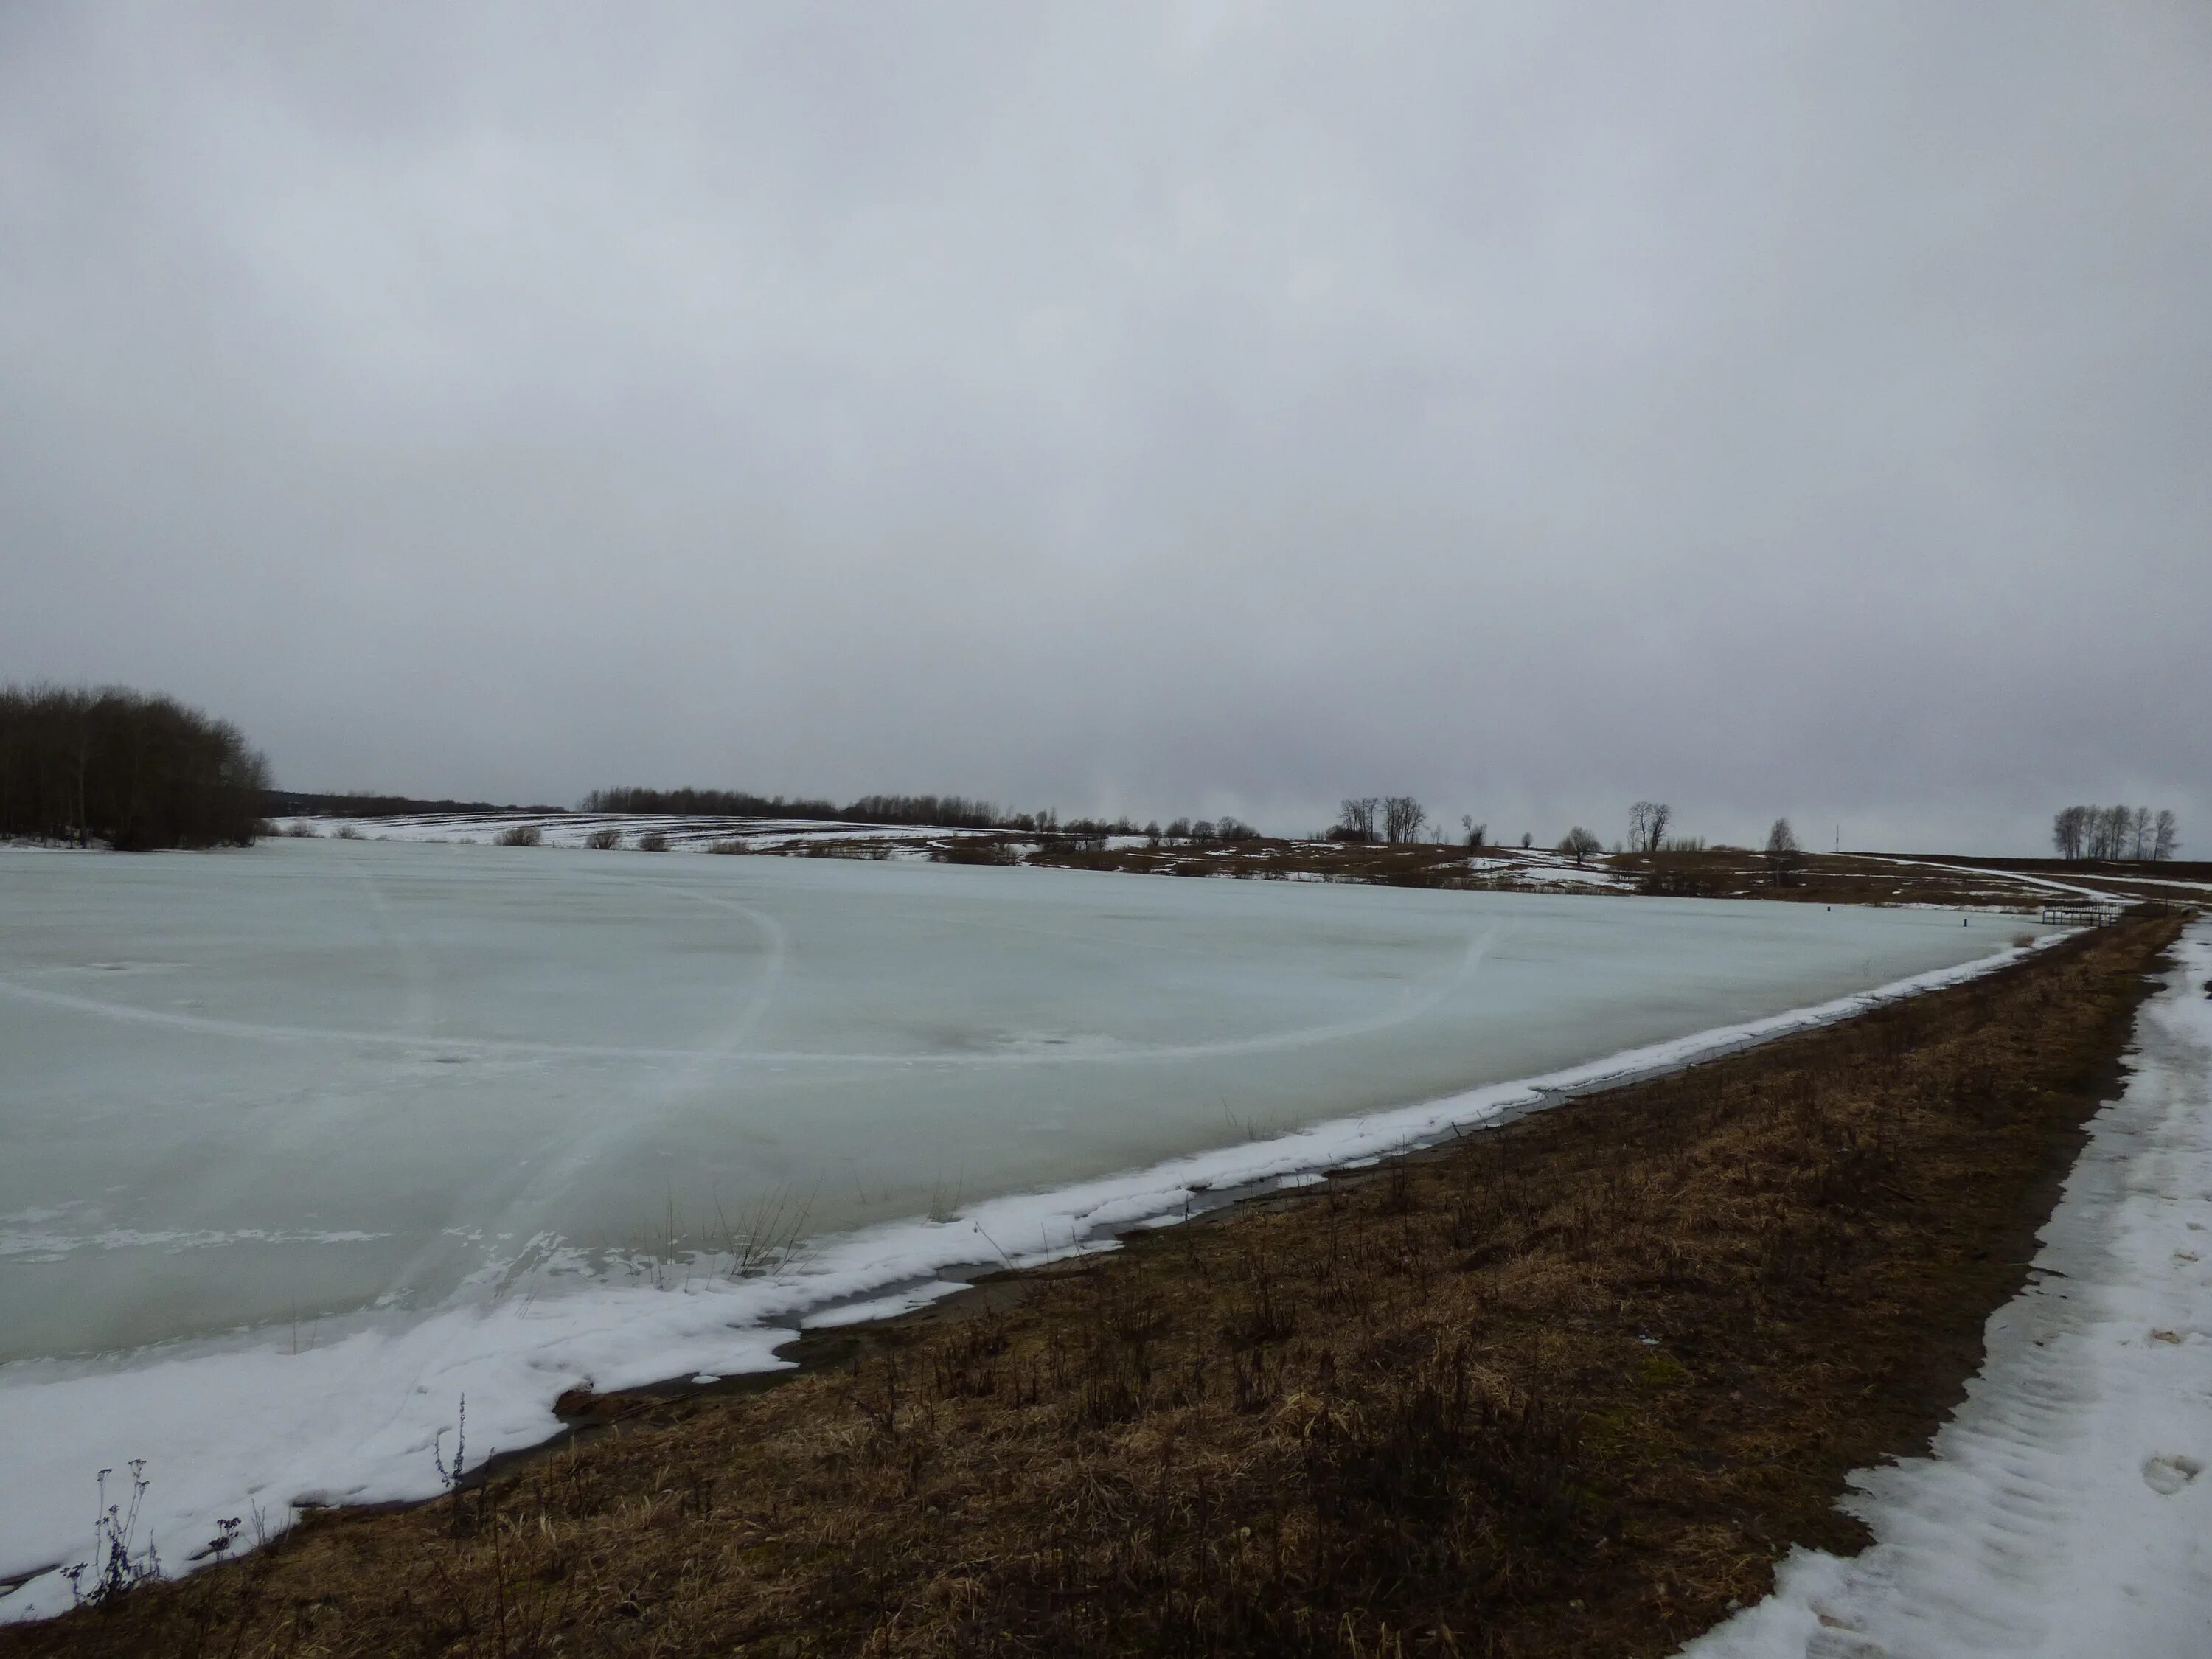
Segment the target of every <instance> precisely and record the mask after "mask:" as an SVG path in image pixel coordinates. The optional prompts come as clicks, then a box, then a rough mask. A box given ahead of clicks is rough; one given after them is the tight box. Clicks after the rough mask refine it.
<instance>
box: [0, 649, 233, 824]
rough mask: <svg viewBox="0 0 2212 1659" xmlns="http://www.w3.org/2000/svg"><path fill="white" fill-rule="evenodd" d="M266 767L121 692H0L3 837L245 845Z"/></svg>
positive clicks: (213, 732)
mask: <svg viewBox="0 0 2212 1659" xmlns="http://www.w3.org/2000/svg"><path fill="white" fill-rule="evenodd" d="M268 785H269V768H268V764H267V763H266V762H264V760H263V759H262V757H260V755H259V754H258V753H256V752H255V751H254V750H252V748H250V747H248V746H247V744H246V739H245V738H243V737H241V736H240V735H239V732H238V728H237V727H235V726H232V725H231V724H230V723H229V722H228V721H227V720H210V718H209V717H208V716H207V715H205V714H201V713H199V712H198V711H197V709H191V708H185V707H184V706H183V705H182V704H181V703H179V702H175V701H173V699H171V698H168V697H163V696H148V695H146V694H145V693H143V692H139V691H132V690H126V689H125V688H123V687H120V686H106V687H102V688H100V689H98V690H82V689H75V688H70V689H64V688H62V687H58V686H50V685H39V686H13V685H11V686H6V687H0V835H6V836H35V837H37V838H39V839H40V840H46V841H66V842H72V843H74V844H76V845H77V846H80V847H88V846H91V845H92V844H93V843H94V842H106V844H107V845H108V846H110V847H112V848H117V849H118V851H124V852H142V851H145V850H148V849H149V848H157V847H225V846H246V845H250V844H251V843H252V840H253V837H254V835H255V833H256V831H257V830H258V828H259V825H260V822H261V805H262V794H263V792H264V790H265V789H267V787H268Z"/></svg>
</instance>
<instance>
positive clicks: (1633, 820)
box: [1628, 800, 1674, 853]
mask: <svg viewBox="0 0 2212 1659" xmlns="http://www.w3.org/2000/svg"><path fill="white" fill-rule="evenodd" d="M1673 819H1674V808H1673V807H1671V806H1669V805H1667V803H1666V802H1664V801H1658V800H1640V801H1638V802H1637V803H1636V805H1633V806H1632V807H1630V808H1629V809H1628V845H1629V847H1630V848H1631V849H1632V850H1633V851H1635V852H1638V853H1656V852H1657V851H1658V850H1659V849H1660V847H1661V846H1662V844H1663V843H1664V842H1665V841H1666V839H1667V826H1668V823H1671V822H1672V821H1673Z"/></svg>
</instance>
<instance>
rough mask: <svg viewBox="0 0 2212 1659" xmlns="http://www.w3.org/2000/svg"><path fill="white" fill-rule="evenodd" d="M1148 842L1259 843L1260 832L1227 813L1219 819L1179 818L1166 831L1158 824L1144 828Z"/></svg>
mask: <svg viewBox="0 0 2212 1659" xmlns="http://www.w3.org/2000/svg"><path fill="white" fill-rule="evenodd" d="M1144 835H1145V837H1146V840H1148V841H1257V840H1259V839H1260V832H1259V831H1258V830H1257V829H1254V828H1253V827H1252V826H1251V825H1250V824H1249V823H1245V822H1244V820H1243V819H1242V818H1237V817H1229V816H1228V815H1226V814H1224V815H1223V816H1222V817H1218V818H1199V819H1196V820H1195V821H1194V820H1192V819H1190V818H1177V819H1176V821H1175V822H1174V823H1170V824H1169V825H1168V827H1167V828H1166V829H1161V828H1160V826H1159V825H1158V824H1157V823H1148V824H1146V826H1145V828H1144Z"/></svg>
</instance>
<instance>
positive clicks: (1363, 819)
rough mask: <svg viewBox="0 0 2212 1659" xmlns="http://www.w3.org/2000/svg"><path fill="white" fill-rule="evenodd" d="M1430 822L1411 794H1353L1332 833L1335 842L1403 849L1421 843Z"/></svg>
mask: <svg viewBox="0 0 2212 1659" xmlns="http://www.w3.org/2000/svg"><path fill="white" fill-rule="evenodd" d="M1428 821H1429V814H1428V809H1427V808H1425V807H1424V806H1423V805H1421V803H1420V802H1419V801H1418V800H1415V799H1413V797H1412V796H1411V795H1353V796H1347V797H1346V799H1345V800H1344V802H1343V804H1342V805H1340V807H1339V808H1338V810H1337V815H1336V822H1335V823H1334V824H1333V825H1331V826H1330V828H1329V832H1328V834H1329V838H1330V839H1331V840H1333V841H1379V842H1387V843H1388V844H1389V845H1390V846H1392V847H1402V846H1405V845H1407V843H1409V842H1417V841H1419V840H1420V838H1421V827H1422V826H1423V825H1424V824H1425V823H1428ZM1470 833H1472V829H1471V828H1470Z"/></svg>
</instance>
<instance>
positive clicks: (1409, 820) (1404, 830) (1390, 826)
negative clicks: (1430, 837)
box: [1383, 795, 1429, 847]
mask: <svg viewBox="0 0 2212 1659" xmlns="http://www.w3.org/2000/svg"><path fill="white" fill-rule="evenodd" d="M1428 821H1429V815H1428V812H1427V811H1426V809H1425V808H1424V807H1423V806H1422V805H1421V803H1420V802H1419V801H1417V800H1415V799H1413V797H1412V796H1411V795H1390V796H1387V797H1385V798H1384V799H1383V840H1385V841H1387V842H1389V843H1390V844H1391V845H1392V846H1393V847H1402V846H1404V845H1405V844H1406V843H1407V842H1412V841H1418V840H1419V839H1420V835H1421V826H1422V825H1423V824H1424V823H1427V822H1428Z"/></svg>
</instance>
